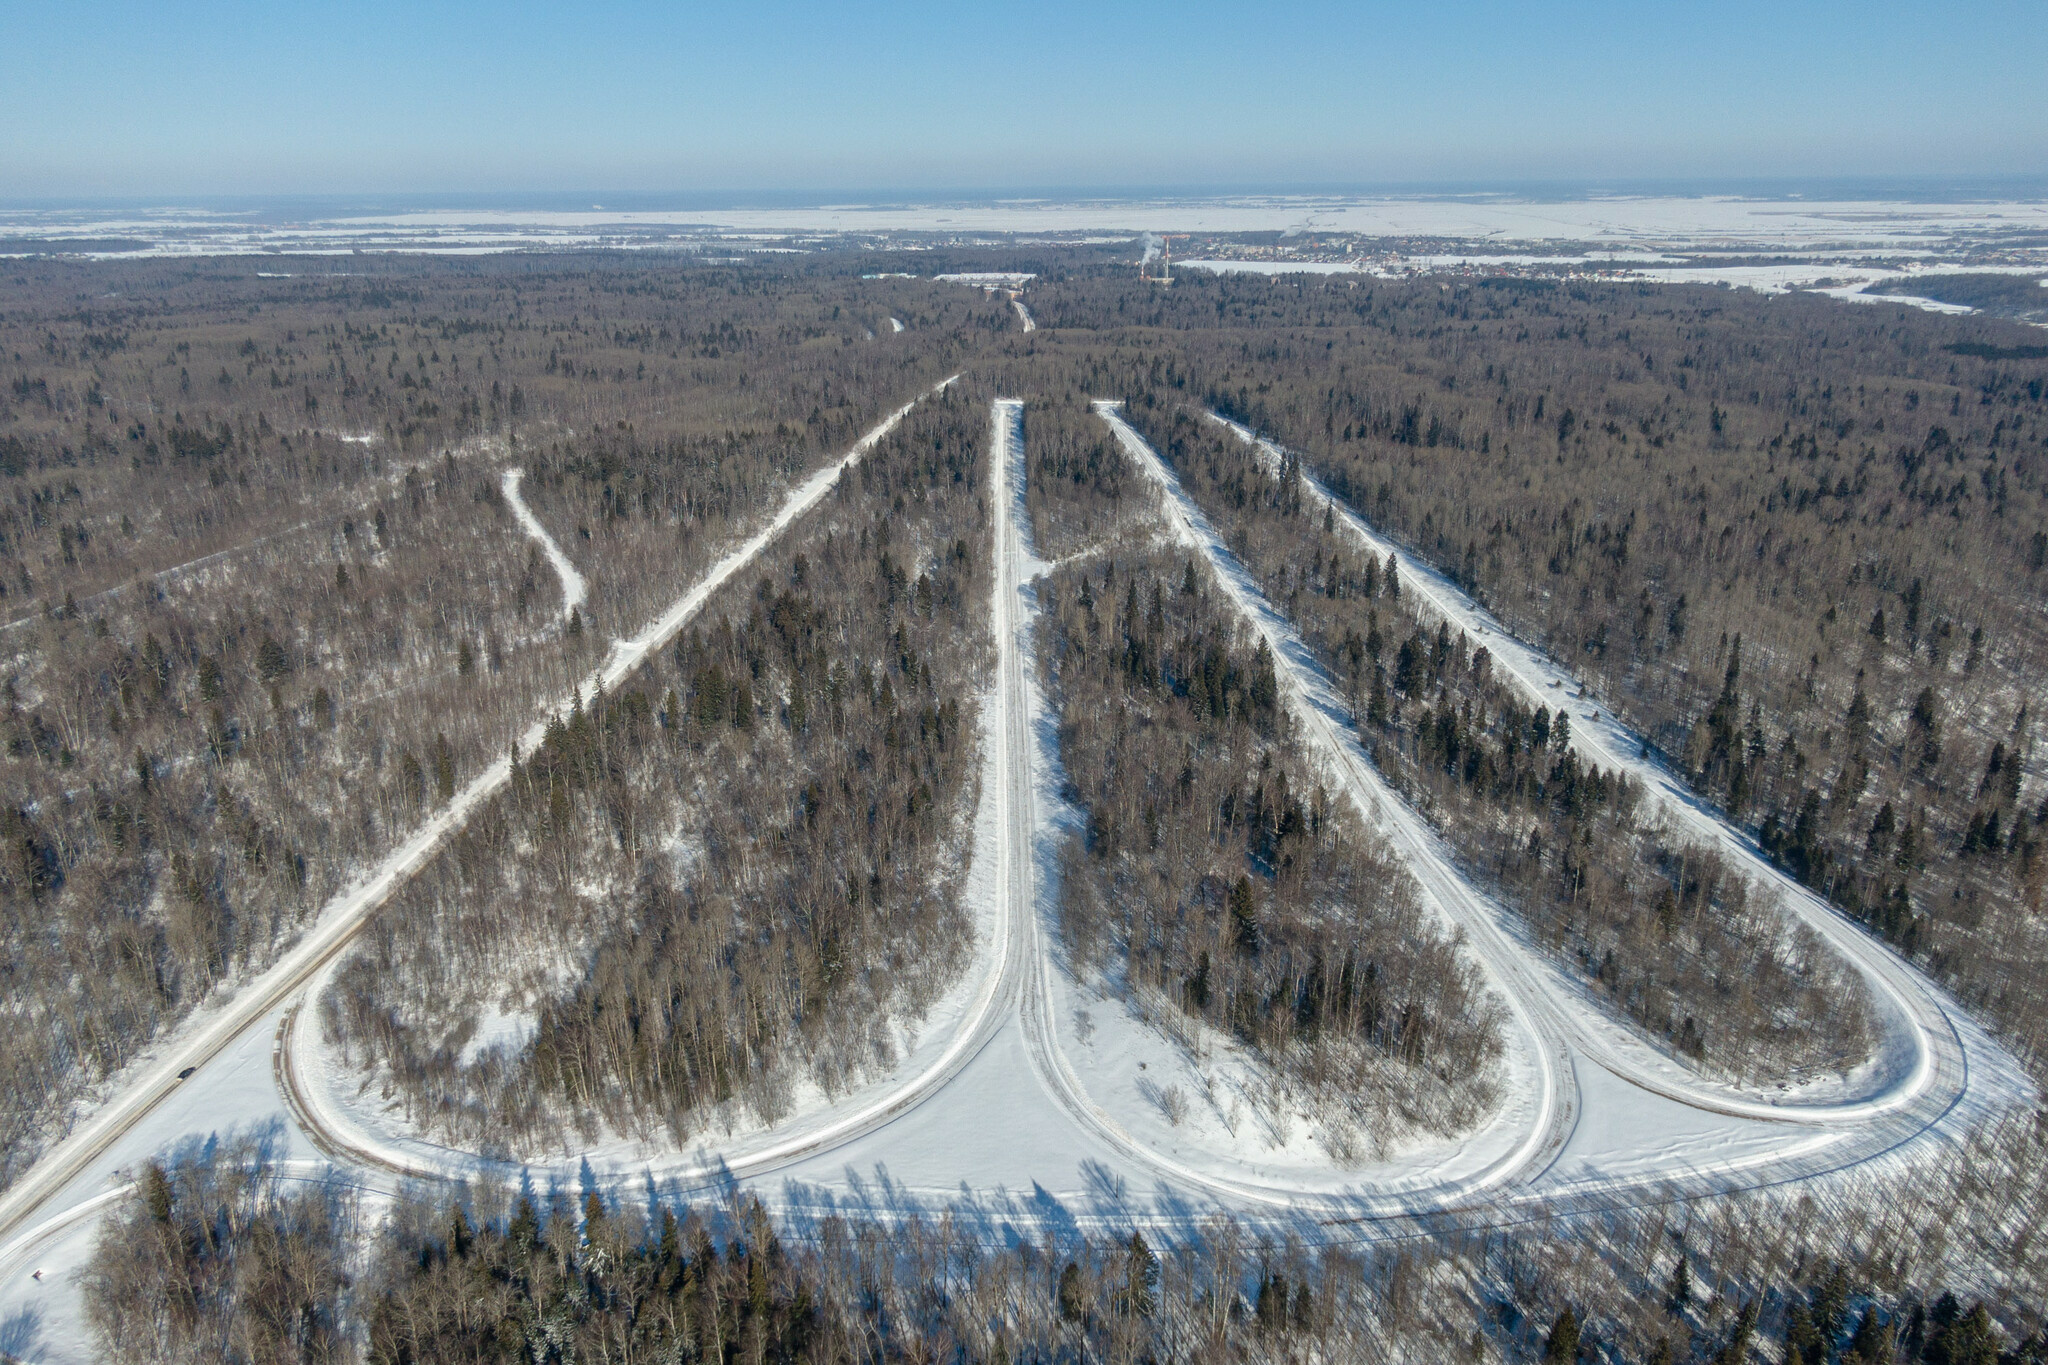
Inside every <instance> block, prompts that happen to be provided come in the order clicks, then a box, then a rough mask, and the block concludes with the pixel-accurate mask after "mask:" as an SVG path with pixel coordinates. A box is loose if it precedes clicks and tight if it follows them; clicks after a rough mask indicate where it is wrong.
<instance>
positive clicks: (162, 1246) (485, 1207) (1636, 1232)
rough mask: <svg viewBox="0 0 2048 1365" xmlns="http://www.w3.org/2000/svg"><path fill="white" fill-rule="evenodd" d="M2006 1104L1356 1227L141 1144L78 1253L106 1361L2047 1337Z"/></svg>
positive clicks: (1507, 1356)
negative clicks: (1850, 1190) (1053, 1213)
mask: <svg viewBox="0 0 2048 1365" xmlns="http://www.w3.org/2000/svg"><path fill="white" fill-rule="evenodd" d="M2044 1157H2048V1149H2044V1145H2043V1141H2042V1135H2041V1132H2040V1131H2039V1130H2038V1129H2037V1128H2036V1127H2035V1126H2034V1125H2033V1124H2032V1123H2031V1121H2025V1120H2023V1121H2020V1122H2018V1123H2015V1124H2011V1125H2008V1126H2007V1127H2005V1128H2002V1129H2000V1130H1998V1131H1996V1132H1992V1133H1984V1134H1980V1135H1978V1136H1977V1137H1976V1138H1974V1139H1972V1140H1971V1142H1970V1143H1969V1144H1968V1148H1967V1150H1966V1151H1963V1152H1959V1153H1958V1160H1957V1161H1956V1162H1954V1163H1951V1164H1949V1165H1947V1166H1944V1167H1942V1168H1939V1169H1938V1170H1936V1171H1933V1172H1928V1173H1925V1174H1922V1175H1919V1176H1916V1177H1914V1178H1913V1179H1912V1180H1910V1181H1908V1180H1905V1179H1895V1180H1890V1181H1885V1182H1882V1187H1881V1188H1880V1189H1876V1190H1872V1191H1869V1192H1868V1194H1869V1197H1868V1198H1865V1199H1859V1200H1855V1201H1851V1202H1847V1203H1838V1202H1835V1201H1824V1202H1816V1201H1815V1200H1814V1199H1813V1198H1811V1197H1798V1198H1771V1197H1766V1196H1757V1195H1751V1196H1730V1197H1725V1198H1720V1199H1711V1200H1702V1201H1695V1202H1692V1203H1688V1204H1671V1203H1665V1202H1661V1201H1651V1202H1650V1203H1648V1204H1646V1205H1645V1206H1644V1207H1641V1208H1638V1209H1625V1210H1616V1211H1611V1212H1605V1213H1601V1212H1593V1213H1586V1214H1580V1215H1577V1216H1574V1217H1569V1218H1559V1219H1553V1220H1547V1221H1544V1222H1541V1223H1539V1224H1536V1225H1533V1226H1532V1225H1528V1224H1521V1223H1518V1224H1515V1225H1511V1226H1507V1227H1502V1228H1492V1227H1489V1226H1487V1224H1486V1221H1485V1219H1484V1218H1483V1217H1464V1218H1446V1219H1443V1220H1440V1221H1439V1222H1438V1223H1437V1224H1435V1225H1433V1226H1432V1227H1431V1228H1430V1229H1428V1230H1426V1231H1420V1232H1419V1233H1418V1234H1417V1235H1415V1236H1412V1237H1407V1238H1402V1239H1395V1240H1389V1241H1384V1242H1364V1243H1361V1244H1358V1245H1357V1246H1355V1247H1347V1246H1344V1245H1342V1244H1341V1243H1338V1242H1334V1241H1332V1240H1330V1239H1329V1237H1328V1235H1327V1234H1328V1229H1323V1230H1321V1232H1322V1235H1321V1236H1320V1237H1319V1244H1318V1245H1314V1246H1309V1245H1304V1244H1303V1243H1302V1242H1301V1241H1299V1240H1297V1239H1296V1237H1295V1236H1294V1235H1293V1234H1292V1233H1289V1232H1287V1231H1285V1230H1280V1229H1265V1228H1261V1227H1259V1226H1257V1225H1256V1224H1251V1225H1247V1224H1243V1223H1239V1222H1236V1221H1233V1220H1230V1219H1227V1218H1223V1217H1212V1218H1210V1219H1208V1220H1206V1221H1204V1222H1203V1223H1202V1224H1201V1225H1200V1226H1199V1227H1198V1228H1190V1229H1188V1230H1187V1231H1186V1232H1185V1233H1184V1234H1182V1235H1179V1236H1176V1237H1174V1238H1171V1239H1167V1238H1162V1237H1160V1236H1159V1235H1158V1234H1157V1233H1156V1232H1154V1231H1152V1230H1149V1229H1141V1228H1137V1227H1133V1226H1128V1225H1127V1226H1125V1227H1123V1228H1121V1229H1118V1230H1111V1229H1105V1230H1103V1231H1101V1232H1099V1233H1093V1234H1090V1233H1084V1232H1081V1231H1080V1230H1078V1228H1077V1227H1076V1226H1075V1225H1074V1224H1073V1223H1072V1222H1071V1221H1069V1222H1065V1223H1063V1224H1060V1225H1059V1226H1057V1227H1048V1228H1046V1229H1044V1230H1043V1231H1039V1232H1019V1231H1017V1230H1014V1229H1009V1228H1005V1229H1002V1230H1001V1231H997V1230H996V1229H994V1228H992V1227H991V1226H990V1225H989V1223H988V1222H987V1220H985V1219H984V1218H982V1217H981V1216H980V1215H979V1214H978V1212H977V1211H975V1210H973V1209H971V1208H970V1209H961V1210H951V1209H948V1210H942V1211H918V1210H905V1211H903V1212H902V1213H901V1214H900V1215H899V1216H897V1217H895V1218H892V1219H891V1220H889V1221H887V1222H874V1221H848V1220H844V1219H841V1218H838V1217H826V1218H823V1219H818V1220H811V1221H807V1222H804V1223H802V1224H784V1225H781V1226H778V1225H777V1224H776V1222H775V1221H774V1220H772V1219H771V1218H769V1217H768V1216H767V1215H766V1214H765V1212H764V1211H763V1210H762V1208H761V1206H760V1205H759V1204H757V1203H755V1202H754V1201H753V1200H752V1199H751V1197H748V1196H740V1197H737V1198H735V1199H734V1200H732V1201H730V1202H728V1203H725V1204H722V1205H720V1204H711V1203H704V1204H699V1205H695V1206H692V1205H690V1204H687V1203H684V1202H680V1201H677V1200H674V1199H672V1198H664V1197H656V1196H654V1195H652V1194H651V1192H644V1191H639V1190H635V1191H632V1192H630V1193H629V1192H627V1191H622V1190H608V1189H604V1188H585V1189H583V1190H581V1191H580V1192H574V1193H572V1192H571V1191H569V1190H566V1189H562V1188H560V1187H551V1188H546V1189H534V1188H532V1187H530V1186H522V1187H520V1188H516V1189H515V1188H505V1187H500V1186H497V1185H495V1184H491V1183H485V1184H481V1185H477V1186H473V1187H462V1186H457V1187H454V1188H452V1189H449V1190H445V1191H441V1192H434V1193H430V1192H427V1191H424V1190H417V1191H409V1192H406V1193H402V1194H401V1195H399V1196H398V1197H397V1199H396V1200H395V1201H394V1202H393V1203H392V1205H391V1206H390V1208H389V1210H388V1212H387V1213H386V1214H385V1215H384V1216H383V1217H381V1218H377V1219H371V1218H367V1217H365V1216H364V1212H363V1209H362V1206H361V1205H359V1204H358V1202H357V1201H356V1200H355V1199H354V1198H353V1197H352V1196H351V1195H350V1194H349V1192H348V1191H347V1190H346V1189H344V1188H343V1187H340V1186H338V1185H335V1184H332V1183H314V1184H307V1185H298V1184H294V1183H292V1182H289V1181H287V1180H285V1179H283V1178H282V1177H281V1176H280V1174H279V1173H278V1171H277V1170H276V1169H275V1167H274V1166H272V1165H271V1164H270V1163H269V1162H268V1160H267V1159H266V1154H265V1153H264V1151H263V1150H262V1149H261V1148H260V1147H258V1146H255V1145H252V1144H247V1143H229V1144H224V1145H223V1147H222V1149H221V1150H219V1151H218V1152H216V1153H215V1154H214V1155H213V1156H212V1157H211V1159H208V1160H197V1161H192V1162H177V1163H169V1164H164V1165H150V1166H146V1167H144V1168H143V1170H142V1171H141V1172H140V1173H139V1174H140V1178H139V1179H138V1181H137V1183H136V1187H135V1189H134V1191H133V1193H131V1194H130V1195H129V1196H128V1197H127V1199H126V1200H125V1202H124V1203H122V1204H121V1205H120V1206H118V1208H117V1209H116V1211H115V1212H114V1214H113V1215H112V1216H111V1217H110V1218H109V1219H108V1221H107V1223H106V1225H105V1227H104V1228H103V1229H102V1231H101V1233H100V1236H99V1239H98V1241H97V1243H96V1245H95V1247H94V1250H93V1253H92V1256H91V1259H90V1261H89V1263H88V1264H87V1266H86V1267H85V1269H84V1271H83V1272H82V1276H81V1289H82V1291H83V1296H84V1301H85V1309H86V1315H87V1320H88V1322H89V1323H90V1325H91V1328H92V1330H93V1334H94V1341H95V1344H96V1345H97V1346H98V1348H99V1349H100V1351H101V1352H102V1353H103V1355H104V1357H105V1358H107V1359H110V1360H122V1361H138V1362H184V1361H200V1360H205V1361H228V1362H236V1363H238V1365H239V1363H241V1362H248V1365H256V1363H257V1362H269V1361H282V1360H292V1361H335V1362H341V1361H356V1360H362V1361H368V1362H374V1363H375V1365H412V1363H414V1362H426V1361H434V1362H478V1363H479V1365H482V1363H483V1362H512V1361H522V1362H532V1361H538V1362H542V1365H566V1363H567V1362H570V1361H577V1360H675V1361H684V1362H692V1361H706V1362H709V1361H734V1360H753V1361H784V1362H808V1361H817V1362H825V1361H832V1362H849V1363H851V1362H862V1363H863V1365H865V1363H866V1362H876V1365H880V1363H881V1362H912V1361H947V1362H987V1363H988V1365H996V1363H998V1362H1000V1363H1001V1365H1011V1363H1012V1362H1015V1363H1017V1365H1023V1363H1024V1362H1045V1363H1046V1365H1052V1363H1053V1362H1059V1363H1061V1365H1064V1363H1066V1362H1081V1361H1089V1360H1102V1361H1113V1362H1137V1361H1144V1360H1160V1361H1164V1360H1177V1361H1190V1362H1213V1363H1214V1365H1225V1362H1246V1363H1247V1365H1250V1363H1252V1362H1258V1363H1259V1365H1264V1363H1265V1362H1275V1363H1276V1365H1277V1362H1285V1361H1301V1360H1385V1359H1407V1360H1467V1361H1482V1362H1483V1361H1530V1362H1534V1361H1539V1360H1540V1361H1544V1362H1546V1365H1554V1362H1560V1361H1571V1360H1579V1359H1586V1360H1607V1361H1617V1362H1631V1363H1641V1365H1662V1363H1669V1365H1682V1363H1689V1362H1701V1363H1702V1365H1704V1363H1705V1362H1710V1361H1711V1362H1716V1363H1717V1365H1734V1363H1736V1362H1747V1361H1755V1360H1760V1359H1761V1360H1782V1361H1785V1362H1792V1361H1798V1362H1800V1365H1913V1363H1914V1362H1925V1365H2030V1363H2031V1362H2039V1361H2042V1360H2044V1359H2048V1337H2044V1335H2043V1332H2042V1307H2043V1305H2042V1302H2041V1299H2040V1280H2039V1266H2040V1260H2041V1254H2042V1253H2041V1250H2040V1246H2039V1243H2040V1239H2039V1238H2038V1237H2032V1236H2030V1235H2027V1234H2026V1233H2025V1232H2022V1233H2021V1234H2020V1235H2019V1236H2018V1237H2016V1238H2012V1237H2008V1238H2006V1239H2005V1240H2002V1241H2000V1242H1997V1243H1987V1244H1979V1243H1976V1242H1975V1241H1974V1240H1973V1239H1970V1238H1967V1237H1963V1238H1958V1237H1956V1236H1955V1235H1954V1234H1955V1231H1956V1230H1957V1229H1958V1228H1960V1227H1966V1226H1979V1227H1988V1226H1994V1225H2003V1226H2005V1227H2007V1228H2026V1229H2031V1228H2037V1227H2038V1226H2039V1222H2038V1219H2039V1216H2040V1211H2039V1210H2038V1209H2034V1208H2032V1207H2031V1205H2032V1203H2033V1202H2034V1201H2035V1200H2037V1198H2038V1196H2037V1195H2029V1196H2026V1197H2025V1198H2024V1203H2025V1204H2026V1206H2025V1207H2020V1208H2017V1209H2013V1208H2006V1207H2002V1206H2001V1207H2000V1208H1998V1209H1997V1210H1996V1212H1994V1211H1993V1208H1992V1204H1993V1202H1994V1201H2003V1200H2004V1198H2005V1196H2003V1195H2001V1194H1999V1193H1997V1192H1996V1191H1995V1190H1994V1189H1993V1188H1992V1185H1991V1182H1988V1181H1985V1180H1984V1179H1982V1178H1981V1172H1983V1171H1984V1170H1987V1169H1992V1170H1997V1171H2000V1172H2002V1173H2005V1174H2008V1175H2010V1176H2012V1177H2014V1178H2015V1179H2017V1180H2018V1182H2019V1184H2020V1187H2021V1188H2023V1189H2025V1190H2027V1191H2038V1190H2040V1189H2041V1188H2043V1182H2042V1181H2041V1180H2040V1179H2039V1175H2040V1167H2041V1163H2042V1162H2043V1160H2044Z"/></svg>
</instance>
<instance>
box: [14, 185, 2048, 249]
mask: <svg viewBox="0 0 2048 1365" xmlns="http://www.w3.org/2000/svg"><path fill="white" fill-rule="evenodd" d="M2044 228H2048V203H2043V202H2040V201H2026V200H2012V201H2002V202H2001V201H1984V202H1949V203H1940V202H1922V201H1913V200H1904V199H1899V200H1882V199H1878V200H1853V201H1851V200H1842V201H1826V200H1807V199H1791V198H1745V197H1741V196H1736V195H1698V196H1684V195H1614V196H1607V197H1594V196H1589V197H1584V198H1576V199H1555V200H1546V199H1542V198H1536V197H1525V196H1517V195H1509V194H1471V195H1426V194H1417V195H1270V194H1269V195H1258V194H1248V195H1211V196H1182V197H1171V198H1142V197H1134V198H1100V199H1088V198H1065V199H1005V200H985V201H976V202H952V203H948V202H930V201H927V202H894V203H852V204H821V205H816V206H812V207H781V208H747V207H730V208H692V209H676V210H613V209H605V208H600V207H596V206H593V207H591V208H589V209H585V210H580V211H560V210H540V209H520V208H509V207H508V208H498V209H445V208H411V207H400V208H393V209H390V210H387V211H381V212H366V211H362V210H336V211H334V212H332V213H329V214H321V213H320V212H318V211H317V210H305V209H300V210H297V211H296V212H291V211H272V212H261V211H252V212H228V211H209V210H203V209H191V208H172V207H165V208H161V209H133V210H123V211H112V212H109V211H105V210H95V209H89V208H83V209H15V210H7V211H0V254H5V253H9V252H16V253H19V252H35V251H39V250H46V249H49V247H50V246H51V245H52V244H54V245H56V246H58V247H61V248H63V249H65V250H84V251H85V252H87V253H88V254H110V255H123V254H146V255H159V254H161V255H200V254H225V253H269V252H286V251H288V252H294V253H319V254H334V255H341V254H346V253H349V252H352V251H357V250H362V251H375V250H391V251H400V250H402V251H435V252H460V253H476V252H489V251H508V250H520V249H528V248H536V247H547V248H555V249H575V248H583V247H622V246H623V247H635V246H643V247H644V246H663V247H670V248H673V247H677V246H689V245H696V246H700V247H707V248H708V247H711V246H717V247H718V248H719V249H720V250H723V251H728V252H730V251H745V250H748V249H761V248H765V247H767V246H770V245H777V246H785V245H787V243H786V242H785V241H783V240H782V239H785V238H790V237H795V238H804V237H809V238H813V239H816V240H828V239H832V238H837V237H844V236H876V235H890V234H905V233H917V234H940V235H948V236H957V235H966V234H972V235H983V236H987V235H996V236H1020V235H1021V236H1029V237H1038V236H1059V237H1066V238H1070V239H1074V240H1077V241H1090V240H1103V239H1105V238H1106V239H1107V240H1110V241H1115V240H1120V239H1124V238H1129V239H1130V240H1131V241H1132V245H1133V247H1134V252H1138V251H1142V250H1143V249H1144V242H1143V240H1142V239H1143V237H1144V236H1145V235H1146V234H1152V235H1154V236H1156V235H1157V234H1161V233H1167V232H1194V233H1246V232H1276V231H1278V232H1291V233H1295V234H1305V233H1325V234H1348V235H1354V236H1366V237H1403V238H1416V237H1428V238H1442V239H1455V240H1459V241H1463V242H1468V243H1470V244H1472V247H1471V254H1473V255H1485V254H1489V253H1490V251H1493V250H1497V249H1498V247H1499V246H1500V245H1502V244H1510V243H1513V244H1521V243H1532V242H1560V241H1571V242H1585V243H1595V244H1599V245H1601V246H1602V247H1603V248H1605V249H1616V250H1621V251H1643V250H1652V251H1654V250H1667V249H1670V248H1672V247H1675V246H1676V247H1684V248H1686V249H1689V250H1700V249H1721V250H1729V249H1737V250H1745V251H1756V250H1763V249H1772V250H1796V249H1827V250H1831V251H1850V250H1884V251H1887V252H1896V253H1905V252H1911V251H1915V250H1923V249H1927V248H1929V247H1948V246H1950V245H1952V244H1953V243H1956V242H1959V241H1964V240H1973V241H1983V240H1989V239H1994V238H1997V237H2002V236H2009V235H2012V234H2016V233H2021V232H2040V231H2042V230H2043V229H2044ZM1503 254H1505V253H1503ZM1134 258H1135V256H1134Z"/></svg>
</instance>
